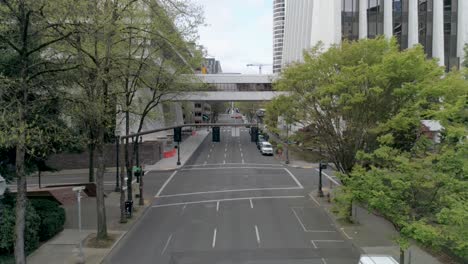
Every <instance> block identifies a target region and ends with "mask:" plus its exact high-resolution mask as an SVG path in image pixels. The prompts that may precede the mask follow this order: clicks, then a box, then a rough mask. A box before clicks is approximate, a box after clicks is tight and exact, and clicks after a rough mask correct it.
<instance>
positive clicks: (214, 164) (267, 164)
mask: <svg viewBox="0 0 468 264" xmlns="http://www.w3.org/2000/svg"><path fill="white" fill-rule="evenodd" d="M226 164H227V165H241V164H242V163H226ZM246 164H247V165H253V166H255V165H260V166H276V167H283V165H281V164H271V163H246ZM208 165H210V166H221V165H223V164H221V163H211V164H208ZM201 166H203V165H200V164H198V165H197V164H194V165H185V166H184V167H186V168H188V167H201ZM268 168H269V167H268Z"/></svg>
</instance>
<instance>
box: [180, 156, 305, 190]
mask: <svg viewBox="0 0 468 264" xmlns="http://www.w3.org/2000/svg"><path fill="white" fill-rule="evenodd" d="M225 162H226V160H225V161H224V162H223V164H227V163H225ZM223 164H220V165H223ZM239 164H242V163H239ZM207 165H210V164H207ZM219 169H262V170H282V169H283V168H279V167H278V168H269V167H216V168H190V169H181V170H183V171H191V170H219ZM301 189H304V187H301Z"/></svg>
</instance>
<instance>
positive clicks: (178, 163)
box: [177, 142, 181, 165]
mask: <svg viewBox="0 0 468 264" xmlns="http://www.w3.org/2000/svg"><path fill="white" fill-rule="evenodd" d="M180 164H181V163H180V142H177V165H180Z"/></svg>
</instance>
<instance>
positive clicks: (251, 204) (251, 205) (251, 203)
mask: <svg viewBox="0 0 468 264" xmlns="http://www.w3.org/2000/svg"><path fill="white" fill-rule="evenodd" d="M249 201H250V208H252V209H253V202H252V199H249Z"/></svg>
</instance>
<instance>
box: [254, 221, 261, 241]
mask: <svg viewBox="0 0 468 264" xmlns="http://www.w3.org/2000/svg"><path fill="white" fill-rule="evenodd" d="M255 235H257V243H258V244H259V245H260V234H259V232H258V227H257V225H255Z"/></svg>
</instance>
